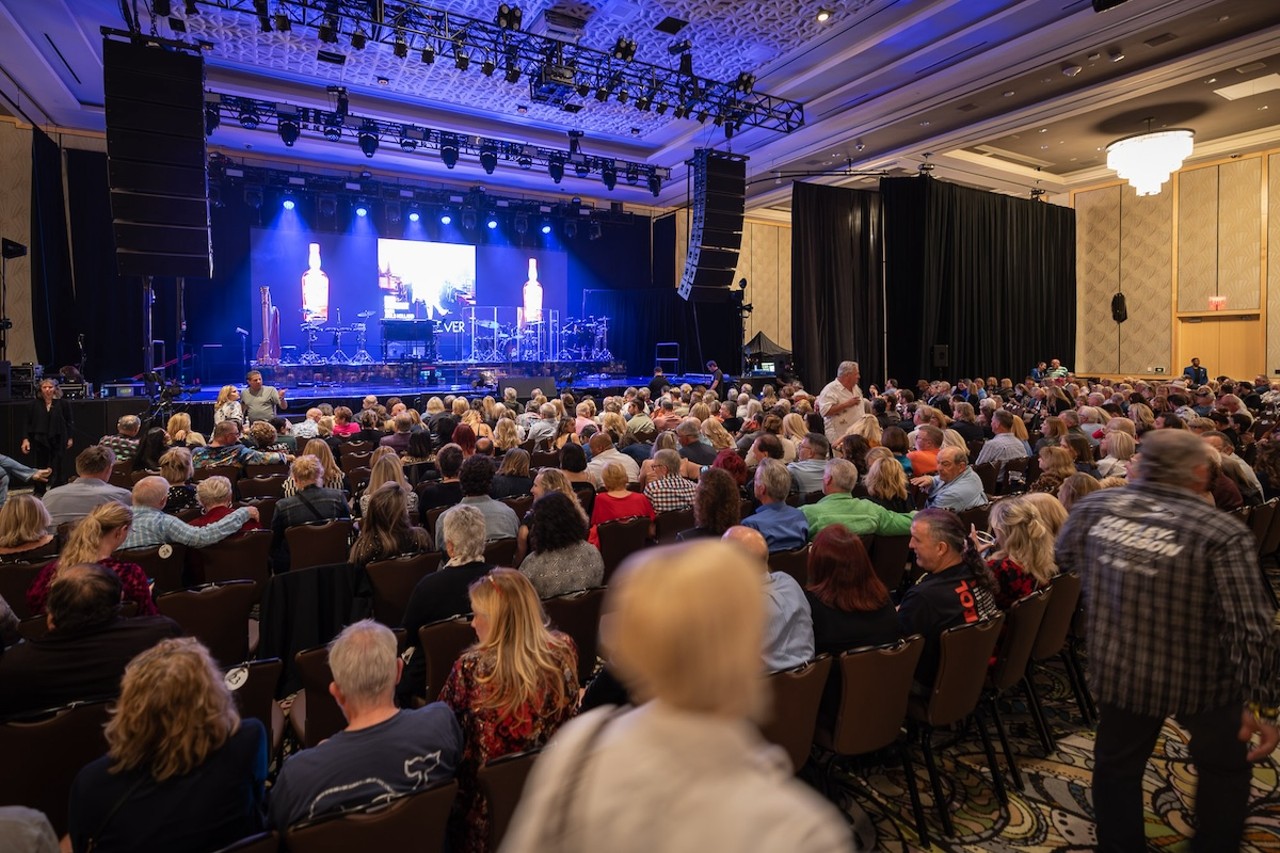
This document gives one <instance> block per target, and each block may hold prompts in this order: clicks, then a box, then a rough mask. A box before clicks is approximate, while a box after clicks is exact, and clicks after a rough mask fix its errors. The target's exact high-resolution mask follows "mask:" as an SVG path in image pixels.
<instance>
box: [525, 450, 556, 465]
mask: <svg viewBox="0 0 1280 853" xmlns="http://www.w3.org/2000/svg"><path fill="white" fill-rule="evenodd" d="M529 467H530V468H559V467H560V454H559V452H557V451H555V450H535V451H533V453H531V454H529Z"/></svg>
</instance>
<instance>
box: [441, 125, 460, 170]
mask: <svg viewBox="0 0 1280 853" xmlns="http://www.w3.org/2000/svg"><path fill="white" fill-rule="evenodd" d="M440 160H441V162H443V163H444V165H445V168H448V169H452V168H453V167H454V166H456V165H458V137H457V136H454V135H453V134H452V133H445V134H441V136H440Z"/></svg>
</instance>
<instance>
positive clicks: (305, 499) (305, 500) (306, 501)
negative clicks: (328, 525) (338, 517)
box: [295, 489, 329, 521]
mask: <svg viewBox="0 0 1280 853" xmlns="http://www.w3.org/2000/svg"><path fill="white" fill-rule="evenodd" d="M295 494H296V495H297V496H298V498H299V500H301V501H302V502H303V503H304V504H306V505H307V509H309V510H311V514H312V515H314V516H315V517H316V521H328V520H329V518H328V517H327V516H324V515H321V514H320V510H318V509H316V505H315V504H313V503H312V502H311V499H310V498H308V497H307V496H306V495H304V494H303V493H302V489H298V491H297V492H295Z"/></svg>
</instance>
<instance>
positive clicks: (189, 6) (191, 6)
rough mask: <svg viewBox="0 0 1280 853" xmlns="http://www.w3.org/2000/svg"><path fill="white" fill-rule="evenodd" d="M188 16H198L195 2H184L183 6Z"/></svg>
mask: <svg viewBox="0 0 1280 853" xmlns="http://www.w3.org/2000/svg"><path fill="white" fill-rule="evenodd" d="M183 6H184V8H185V9H186V12H187V14H188V15H199V14H200V9H199V8H198V7H197V6H196V0H186V3H184V4H183Z"/></svg>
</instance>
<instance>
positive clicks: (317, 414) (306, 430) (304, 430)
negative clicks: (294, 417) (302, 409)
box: [293, 408, 324, 441]
mask: <svg viewBox="0 0 1280 853" xmlns="http://www.w3.org/2000/svg"><path fill="white" fill-rule="evenodd" d="M322 417H324V412H322V411H320V410H319V409H314V408H312V409H307V416H306V417H305V418H303V419H302V420H300V421H298V422H297V423H296V424H294V425H293V435H294V437H295V438H296V439H298V440H299V441H308V440H310V439H313V438H315V437H316V436H318V435H319V434H320V418H322Z"/></svg>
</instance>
